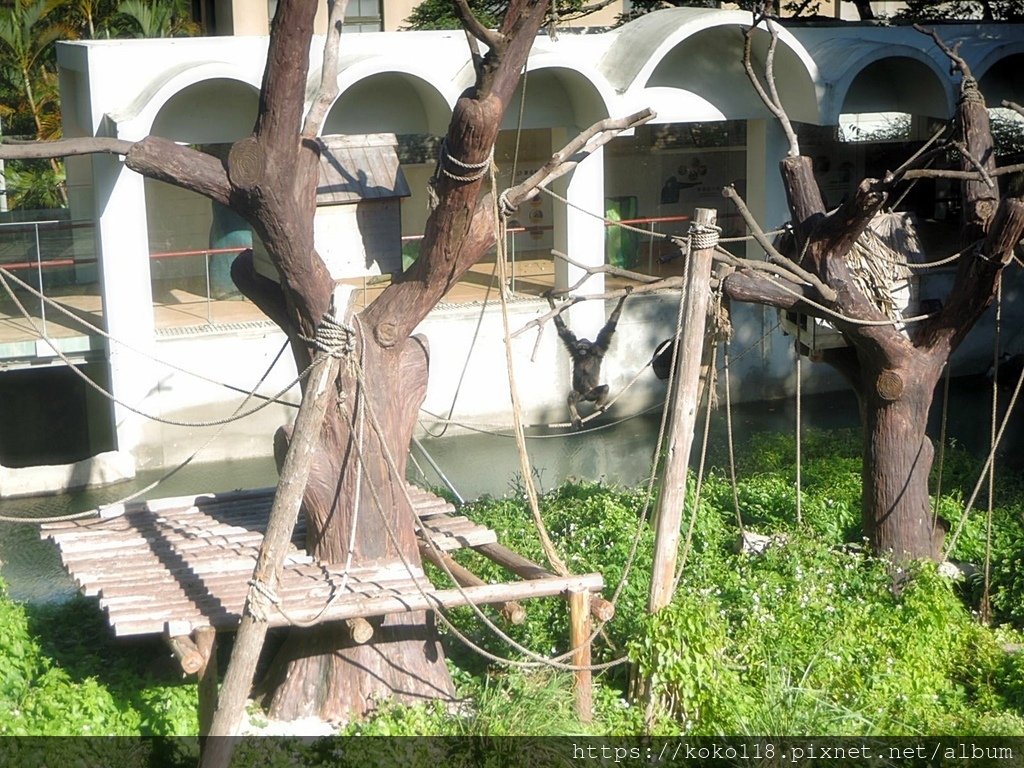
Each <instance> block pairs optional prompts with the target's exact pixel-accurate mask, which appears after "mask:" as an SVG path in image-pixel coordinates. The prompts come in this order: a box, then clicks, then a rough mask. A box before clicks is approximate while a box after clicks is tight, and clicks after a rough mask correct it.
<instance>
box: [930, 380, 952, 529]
mask: <svg viewBox="0 0 1024 768" xmlns="http://www.w3.org/2000/svg"><path fill="white" fill-rule="evenodd" d="M949 379H950V366H949V361H948V360H947V361H946V373H945V375H944V376H943V377H942V380H943V381H942V422H941V425H940V426H939V458H938V462H937V463H938V469H937V471H936V476H935V503H934V505H933V508H932V535H935V530H936V528H938V527H939V501H940V499H941V498H942V472H943V469H944V468H945V464H946V427H947V425H948V423H949Z"/></svg>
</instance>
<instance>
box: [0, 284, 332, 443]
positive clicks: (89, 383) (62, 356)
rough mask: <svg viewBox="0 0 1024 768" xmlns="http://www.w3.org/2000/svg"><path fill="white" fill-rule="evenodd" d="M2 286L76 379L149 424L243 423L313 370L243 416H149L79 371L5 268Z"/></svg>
mask: <svg viewBox="0 0 1024 768" xmlns="http://www.w3.org/2000/svg"><path fill="white" fill-rule="evenodd" d="M0 285H2V286H3V288H4V290H5V291H6V292H7V296H8V297H9V298H10V299H11V301H12V302H14V305H15V306H16V307H17V308H18V311H19V312H21V315H22V317H23V318H24V319H25V320H27V321H28V322H29V323H30V324H31V325H32V329H33V330H34V331H35V332H36V334H38V336H39V338H41V339H42V340H43V341H45V342H46V343H47V344H48V345H49V346H50V349H52V350H53V352H54V354H55V355H56V356H57V357H59V358H60V359H61V361H62V362H63V363H64V364H65V365H67V367H68V369H69V370H70V371H71V372H72V373H73V374H74V375H75V376H77V377H78V378H79V379H81V380H82V381H83V382H84V383H85V384H86V386H88V387H90V388H91V389H93V390H95V391H96V392H98V393H99V394H101V395H102V396H103V397H105V398H106V399H107V400H109V401H111V402H112V403H116V404H117V405H119V406H121V407H122V408H124V409H125V410H127V411H131V412H132V413H134V414H136V415H138V416H142V417H143V418H145V419H148V420H149V421H155V422H157V423H160V424H168V425H170V426H174V427H187V428H189V429H200V428H205V427H219V426H224V425H227V424H231V423H233V422H236V421H241V420H242V419H245V418H248V417H249V416H252V415H253V414H255V413H258V412H259V411H262V410H263V409H264V408H266V407H268V406H270V405H273V404H274V403H275V402H278V400H279V399H280V398H281V397H282V396H283V395H285V394H287V393H288V391H289V390H291V389H292V387H294V386H295V385H296V384H298V383H299V382H300V381H302V379H303V378H305V376H306V375H307V374H308V373H309V370H310V368H312V366H310V368H307V369H306V370H305V371H303V372H302V373H300V374H299V375H298V376H297V377H296V378H295V379H293V380H292V381H291V382H289V383H288V385H287V386H286V387H284V388H283V389H282V390H280V391H279V392H278V393H277V394H275V395H273V396H272V397H269V398H267V399H265V400H264V401H263V402H262V403H261V404H260V405H257V406H254V407H253V408H250V409H249V410H247V411H244V412H242V413H239V412H238V411H237V410H236V411H235V412H234V413H233V414H232V415H231V416H227V417H225V418H223V419H212V420H209V421H181V420H179V419H168V418H166V417H163V416H157V415H155V414H152V413H147V412H146V411H143V410H141V409H139V408H136V407H135V406H133V405H131V404H129V403H127V402H125V401H124V400H121V399H120V398H119V397H117V396H116V395H114V393H113V392H111V391H110V390H108V389H106V388H104V387H103V386H102V385H100V384H97V383H96V382H95V381H93V380H92V379H91V378H89V376H88V375H87V374H85V373H84V372H83V371H81V370H79V369H78V366H76V365H75V363H74V362H73V361H72V360H71V359H70V358H69V357H68V356H67V355H66V354H64V352H63V351H62V350H61V349H60V347H59V346H57V344H56V342H54V340H53V339H51V338H50V336H49V335H48V334H46V333H45V332H44V331H43V329H42V328H40V327H39V326H38V325H36V320H35V318H34V317H32V315H31V314H30V313H29V311H28V310H27V309H26V308H25V306H24V304H22V303H21V300H20V299H19V298H18V297H17V295H16V294H15V293H14V290H13V289H12V288H11V286H10V284H9V283H8V282H7V275H6V274H5V270H2V269H0ZM249 399H250V398H249V397H246V398H245V401H246V402H247V401H248V400H249Z"/></svg>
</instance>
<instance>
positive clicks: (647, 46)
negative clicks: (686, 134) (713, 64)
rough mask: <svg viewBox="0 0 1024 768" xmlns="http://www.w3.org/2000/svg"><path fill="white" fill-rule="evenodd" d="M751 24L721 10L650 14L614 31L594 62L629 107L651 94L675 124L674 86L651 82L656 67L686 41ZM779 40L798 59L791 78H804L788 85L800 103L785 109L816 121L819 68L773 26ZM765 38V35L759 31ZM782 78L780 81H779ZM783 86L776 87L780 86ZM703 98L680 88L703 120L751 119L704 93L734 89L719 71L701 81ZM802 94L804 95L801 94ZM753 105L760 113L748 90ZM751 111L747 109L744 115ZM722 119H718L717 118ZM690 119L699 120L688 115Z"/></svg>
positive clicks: (794, 41)
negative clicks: (671, 94) (726, 109)
mask: <svg viewBox="0 0 1024 768" xmlns="http://www.w3.org/2000/svg"><path fill="white" fill-rule="evenodd" d="M750 23H751V15H750V13H747V12H745V11H721V10H716V9H709V8H668V9H665V10H661V11H655V12H654V13H649V14H646V15H644V16H642V17H641V18H639V19H637V20H636V21H633V22H630V23H629V24H627V25H625V26H624V27H622V28H621V29H619V30H617V31H616V32H613V33H611V34H612V35H614V40H613V42H612V44H611V45H610V46H609V47H608V50H607V51H606V53H605V54H604V55H603V56H602V57H601V60H600V62H599V63H598V69H599V70H600V72H601V73H602V74H603V75H604V76H605V77H606V78H607V80H608V82H609V83H610V84H611V86H612V87H613V88H614V89H615V90H617V91H618V92H619V93H623V94H624V97H625V98H626V100H627V101H629V102H630V104H631V106H635V105H636V104H638V103H643V102H644V100H645V94H644V91H645V90H646V89H648V88H650V89H651V94H650V100H652V101H654V102H655V103H661V104H664V105H665V106H666V107H669V111H670V112H673V113H679V114H676V115H675V116H674V117H673V118H672V119H673V120H678V119H679V116H680V115H681V114H682V113H681V112H680V109H679V108H675V109H673V108H672V106H671V101H670V99H669V92H670V91H671V90H673V86H671V85H666V84H664V83H649V81H650V80H651V78H652V76H653V75H654V73H655V71H656V70H657V69H658V67H659V66H660V65H661V64H662V63H663V62H664V61H665V60H666V59H668V58H669V57H670V56H671V55H672V53H673V51H675V50H676V49H678V48H679V47H680V46H681V45H684V44H685V43H687V42H689V41H695V40H699V39H700V35H701V33H704V32H707V31H710V30H715V29H722V28H728V27H738V28H744V29H745V28H747V27H749V26H750ZM775 30H776V31H777V32H778V35H779V43H780V49H779V50H780V52H781V51H783V50H785V51H788V52H789V53H791V54H792V55H793V57H794V58H795V59H796V61H797V63H798V66H799V70H802V71H797V72H793V73H790V74H791V75H797V76H800V77H802V78H805V80H804V82H802V83H801V82H795V81H793V80H790V86H791V87H790V88H788V90H789V92H790V94H791V95H797V96H798V98H799V103H796V104H792V105H787V106H788V108H790V109H792V110H793V112H794V115H793V116H794V117H798V118H799V119H804V120H814V119H815V118H816V117H817V111H818V110H817V103H816V101H817V95H816V85H817V83H818V81H819V75H818V66H817V64H816V63H815V61H814V59H813V58H812V57H811V55H810V54H809V53H808V52H807V50H806V49H805V48H804V46H803V45H802V44H801V43H800V41H799V40H798V39H797V38H796V37H794V36H793V35H792V34H791V33H790V32H789V31H788V30H787V29H785V28H784V27H782V26H781V25H779V24H776V25H775ZM760 34H764V35H766V34H767V33H765V32H761V33H760ZM780 79H781V78H780ZM781 85H783V84H782V83H781V82H780V86H781ZM702 86H703V87H702V89H701V91H702V93H700V94H698V93H696V92H695V91H694V89H693V88H679V89H678V90H679V92H680V93H681V94H683V98H684V101H685V102H687V103H688V104H689V105H690V106H692V107H695V108H696V109H697V112H698V114H699V115H702V116H703V119H709V118H711V117H713V116H715V115H720V116H721V117H749V116H751V115H750V114H724V113H723V111H722V110H721V109H720V108H719V107H716V106H714V104H712V100H711V99H708V98H707V97H706V95H705V94H710V93H715V92H716V91H717V92H724V91H727V90H728V89H730V88H731V87H732V84H731V80H730V79H729V75H728V73H726V72H724V70H723V71H722V73H721V74H720V75H719V74H718V73H710V74H708V75H707V77H705V79H704V80H703V81H702ZM801 91H805V93H803V94H801V93H800V92H801ZM744 99H745V100H747V101H749V103H750V104H751V105H755V104H756V105H757V106H758V108H760V104H759V101H758V99H757V96H756V95H755V94H754V93H753V91H751V93H750V97H749V99H746V97H744ZM748 112H749V110H748ZM721 117H719V118H716V119H721ZM669 119H670V118H669V117H668V114H666V115H664V116H661V117H659V122H667V121H669ZM686 119H689V120H693V119H702V118H701V117H692V116H689V115H687V118H686Z"/></svg>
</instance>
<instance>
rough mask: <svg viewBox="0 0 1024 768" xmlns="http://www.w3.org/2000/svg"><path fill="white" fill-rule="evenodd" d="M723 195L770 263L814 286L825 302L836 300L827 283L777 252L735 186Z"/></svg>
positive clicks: (730, 187)
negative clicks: (733, 206)
mask: <svg viewBox="0 0 1024 768" xmlns="http://www.w3.org/2000/svg"><path fill="white" fill-rule="evenodd" d="M722 195H723V196H724V197H727V198H729V199H730V200H732V202H733V204H734V205H735V206H736V210H738V211H739V214H740V216H741V217H742V218H743V221H744V223H746V225H747V229H749V230H750V234H751V235H752V236H753V237H754V240H756V241H757V244H758V245H760V246H761V247H762V248H763V249H764V252H765V255H766V256H767V257H768V260H769V261H770V262H772V263H773V264H776V265H778V266H779V267H781V268H783V269H785V270H786V271H787V272H792V273H794V274H795V275H797V276H798V277H799V278H800V279H801V280H802V281H804V282H805V283H807V284H808V285H812V286H814V288H815V289H816V290H817V291H818V295H819V296H820V297H821V298H822V299H823V300H824V301H826V302H833V301H835V300H836V292H835V291H833V290H832V289H831V288H830V287H829V286H827V285H826V284H825V283H823V282H822V281H821V279H819V278H818V276H817V275H815V274H812V273H811V272H808V271H807V270H806V269H804V268H803V267H801V266H800V265H799V264H797V263H796V262H795V261H794V260H793V259H788V258H786V257H785V256H783V255H782V254H781V253H779V251H778V250H776V248H775V246H774V245H772V243H771V241H770V240H769V239H768V236H767V235H766V234H765V233H764V230H762V229H761V226H760V225H759V224H758V223H757V219H755V218H754V215H753V214H752V213H751V212H750V209H749V208H747V205H746V203H745V202H743V198H742V197H740V194H739V192H737V191H736V188H735V187H734V186H732V185H731V184H730V185H729V186H727V187H725V188H724V189H723V190H722Z"/></svg>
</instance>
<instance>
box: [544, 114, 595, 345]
mask: <svg viewBox="0 0 1024 768" xmlns="http://www.w3.org/2000/svg"><path fill="white" fill-rule="evenodd" d="M569 136H570V134H569V133H568V132H567V131H566V130H565V129H564V128H557V129H552V131H551V144H552V152H556V151H558V150H559V149H561V148H562V147H563V146H565V144H566V142H568V140H569ZM552 187H553V189H554V191H555V192H556V193H558V194H559V195H561V196H562V197H564V198H566V199H567V200H568V201H569V202H570V203H572V205H566V204H564V203H562V202H560V201H557V200H556V201H555V205H554V213H553V216H552V219H553V224H554V244H555V249H556V250H559V251H561V252H562V253H565V254H567V255H568V256H570V257H571V258H572V259H573V260H575V261H576V262H578V263H580V264H585V265H587V266H600V265H602V264H604V252H605V246H604V238H605V227H604V221H603V220H602V219H601V218H599V217H601V216H603V215H604V205H605V203H604V148H603V147H602V148H599V149H597V150H595V151H594V152H593V153H591V155H590V156H589V157H588V158H587V159H586V160H584V161H583V162H582V163H580V164H579V165H577V166H576V168H575V169H574V170H573V171H572V172H571V173H569V174H566V175H565V176H562V177H561V178H560V179H558V180H557V181H556V182H555V183H554V184H553V185H552ZM585 274H586V272H585V271H584V270H582V269H580V268H579V267H574V266H572V265H571V264H568V263H567V262H565V261H564V260H562V259H559V258H558V257H555V287H556V288H568V287H569V286H571V285H574V284H575V283H576V281H577V280H579V279H580V278H581V277H583V276H584V275H585ZM574 293H578V294H589V295H593V294H600V293H604V275H603V274H597V275H594V276H593V277H591V278H590V279H589V280H587V282H586V283H585V284H584V285H583V286H581V287H580V288H579V289H577V290H576V291H574ZM568 314H569V315H570V319H569V321H568V325H569V327H571V328H572V329H573V331H574V332H575V333H576V335H578V336H580V337H581V338H583V337H585V338H589V339H593V338H594V336H595V335H596V334H597V332H598V331H599V330H600V328H601V326H603V325H604V322H605V307H604V302H600V301H586V302H582V303H580V304H577V305H576V306H574V307H573V308H572V309H571V310H570V311H569V313H568Z"/></svg>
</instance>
